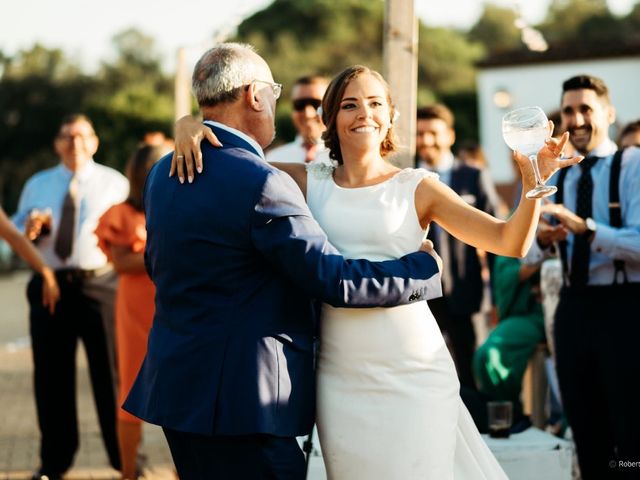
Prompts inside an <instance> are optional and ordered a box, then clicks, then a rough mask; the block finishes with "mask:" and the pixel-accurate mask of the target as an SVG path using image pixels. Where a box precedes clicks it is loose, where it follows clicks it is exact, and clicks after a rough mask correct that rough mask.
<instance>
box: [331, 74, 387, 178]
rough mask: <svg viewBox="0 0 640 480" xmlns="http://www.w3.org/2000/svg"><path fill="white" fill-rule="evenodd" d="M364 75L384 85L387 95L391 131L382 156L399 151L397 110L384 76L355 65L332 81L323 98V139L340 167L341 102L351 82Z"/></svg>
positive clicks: (385, 139)
mask: <svg viewBox="0 0 640 480" xmlns="http://www.w3.org/2000/svg"><path fill="white" fill-rule="evenodd" d="M363 74H366V75H371V76H372V77H374V78H376V79H377V80H378V81H379V82H380V83H381V84H382V86H383V88H384V91H385V94H386V95H387V103H388V104H389V115H390V117H389V130H388V131H387V135H386V136H385V138H384V140H383V141H382V143H381V144H380V155H381V156H383V157H386V156H387V155H388V154H390V153H392V152H395V151H396V149H397V147H396V142H395V135H394V133H393V118H394V116H395V113H396V108H395V105H394V104H393V101H392V100H391V92H390V89H389V84H388V83H387V82H386V81H385V79H384V78H383V77H382V75H380V74H379V73H378V72H376V71H375V70H372V69H370V68H369V67H365V66H363V65H353V66H351V67H348V68H346V69H344V70H343V71H342V72H340V73H339V74H338V75H336V76H335V77H334V78H333V80H331V83H329V87H327V92H326V93H325V94H324V97H323V98H322V121H323V122H324V124H325V126H326V127H327V129H326V130H325V132H324V133H323V134H322V139H323V140H324V144H325V146H326V147H327V148H328V149H329V156H330V157H331V158H332V159H334V160H336V161H337V162H338V163H339V164H340V165H342V151H341V150H340V139H339V138H338V130H337V126H336V117H337V116H338V112H339V111H340V102H341V101H342V97H343V96H344V91H345V90H346V89H347V85H349V82H351V80H353V79H354V78H357V77H359V76H360V75H363Z"/></svg>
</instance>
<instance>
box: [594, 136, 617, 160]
mask: <svg viewBox="0 0 640 480" xmlns="http://www.w3.org/2000/svg"><path fill="white" fill-rule="evenodd" d="M616 150H618V146H617V145H616V144H615V143H614V142H613V140H611V139H610V138H607V139H606V140H605V141H604V142H602V143H601V144H600V145H598V146H597V147H596V148H594V149H593V150H591V151H590V152H589V155H588V156H595V157H608V156H610V155H613V154H614V153H615V152H616Z"/></svg>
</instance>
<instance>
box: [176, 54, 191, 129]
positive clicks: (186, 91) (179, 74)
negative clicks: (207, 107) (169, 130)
mask: <svg viewBox="0 0 640 480" xmlns="http://www.w3.org/2000/svg"><path fill="white" fill-rule="evenodd" d="M174 97H175V112H174V118H175V120H178V119H179V118H182V117H184V116H185V115H188V114H190V113H191V88H190V82H189V72H187V51H186V49H185V48H179V49H178V55H177V58H176V80H175V85H174Z"/></svg>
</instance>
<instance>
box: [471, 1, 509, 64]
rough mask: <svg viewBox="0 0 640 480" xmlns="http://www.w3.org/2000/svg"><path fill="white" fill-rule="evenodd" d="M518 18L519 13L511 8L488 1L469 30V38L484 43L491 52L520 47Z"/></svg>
mask: <svg viewBox="0 0 640 480" xmlns="http://www.w3.org/2000/svg"><path fill="white" fill-rule="evenodd" d="M517 18H518V15H517V14H516V12H515V11H514V10H513V9H511V8H504V7H500V6H497V5H493V4H491V3H486V4H485V5H484V10H483V11H482V14H481V15H480V18H479V19H478V21H477V22H476V23H475V25H473V27H471V30H469V34H468V36H469V39H470V40H473V41H476V42H480V43H482V44H483V45H484V46H485V47H486V48H487V50H488V51H489V52H500V51H504V50H513V49H516V48H520V47H521V41H520V29H519V28H518V27H517V26H516V19H517Z"/></svg>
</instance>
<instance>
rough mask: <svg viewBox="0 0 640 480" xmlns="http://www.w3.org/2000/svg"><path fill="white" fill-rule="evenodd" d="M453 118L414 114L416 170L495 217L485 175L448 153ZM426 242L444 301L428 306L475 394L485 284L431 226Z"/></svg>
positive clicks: (455, 245) (464, 251) (436, 109)
mask: <svg viewBox="0 0 640 480" xmlns="http://www.w3.org/2000/svg"><path fill="white" fill-rule="evenodd" d="M453 127H454V117H453V113H451V111H450V110H449V109H448V108H447V107H446V106H444V105H442V104H434V105H430V106H426V107H422V108H419V109H418V112H417V124H416V167H417V168H426V169H428V170H431V171H434V172H436V173H438V174H439V175H440V180H442V181H443V182H444V183H446V184H447V185H449V186H450V187H451V188H452V189H453V190H454V191H455V192H456V193H457V194H458V195H460V197H462V199H463V200H465V201H467V202H468V203H469V204H471V205H473V206H474V207H476V208H478V209H480V210H483V211H485V212H487V213H488V214H490V215H495V213H496V209H497V206H498V195H497V193H496V191H495V187H494V185H493V182H492V181H491V179H490V178H489V176H488V175H487V172H486V171H484V170H480V169H477V168H475V167H471V166H468V165H465V164H464V163H462V162H461V161H459V160H458V159H456V158H455V157H454V155H453V153H452V152H451V147H452V146H453V144H454V142H455V140H456V136H455V131H454V128H453ZM429 239H431V240H432V241H433V243H434V245H435V248H436V251H437V252H438V254H439V255H440V256H441V257H442V261H443V264H444V267H443V270H442V283H443V293H444V296H443V297H441V298H438V299H436V300H432V301H430V302H429V308H431V311H432V312H433V314H434V316H435V317H436V320H437V321H438V324H439V325H440V329H441V330H442V333H443V335H444V336H445V338H446V340H447V345H448V346H449V349H450V350H451V354H452V355H453V358H454V360H455V363H456V369H457V371H458V377H459V379H460V383H461V384H462V385H463V386H466V387H469V388H474V389H475V382H474V380H473V373H472V369H471V362H472V359H473V352H474V350H475V345H476V334H475V330H474V328H473V323H472V320H471V317H472V315H473V314H474V313H476V312H478V311H479V310H480V306H481V303H482V297H483V291H484V282H483V279H482V266H481V263H480V259H479V258H478V252H477V250H476V249H475V248H474V247H471V246H469V245H466V244H464V243H462V242H460V241H459V240H457V239H455V238H454V237H452V236H451V235H449V234H448V233H447V232H445V231H444V230H442V229H441V228H440V227H439V226H438V225H437V224H432V227H431V228H430V231H429Z"/></svg>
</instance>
